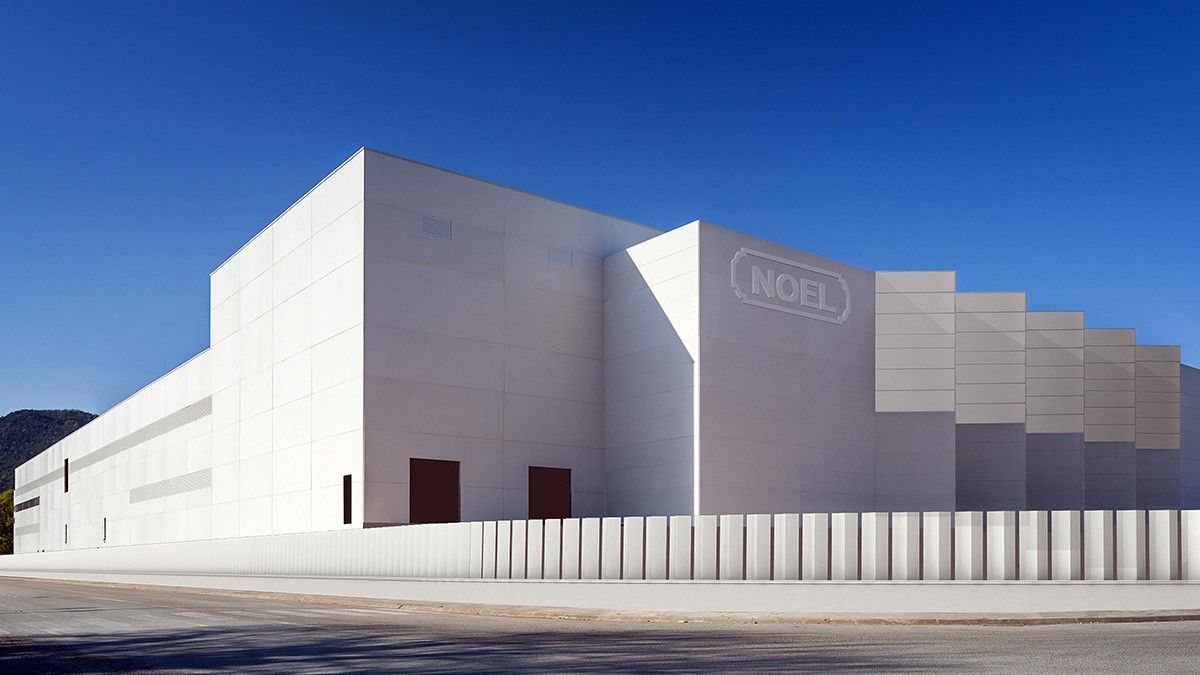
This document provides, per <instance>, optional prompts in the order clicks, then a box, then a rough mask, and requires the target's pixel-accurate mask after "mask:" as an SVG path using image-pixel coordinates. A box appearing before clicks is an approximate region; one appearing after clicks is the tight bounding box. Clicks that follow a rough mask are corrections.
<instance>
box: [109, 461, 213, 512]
mask: <svg viewBox="0 0 1200 675" xmlns="http://www.w3.org/2000/svg"><path fill="white" fill-rule="evenodd" d="M206 487H212V469H200V470H199V471H193V472H191V473H185V474H183V475H182V476H175V477H173V478H167V479H164V480H160V481H155V482H153V483H148V484H146V485H142V486H140V487H135V488H133V489H131V490H130V491H129V503H130V504H136V503H138V502H144V501H147V500H150V499H158V498H160V497H168V496H170V495H177V494H182V493H184V492H193V491H195V490H203V489H204V488H206Z"/></svg>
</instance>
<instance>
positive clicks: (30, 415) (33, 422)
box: [0, 410, 96, 492]
mask: <svg viewBox="0 0 1200 675" xmlns="http://www.w3.org/2000/svg"><path fill="white" fill-rule="evenodd" d="M95 418H96V416H95V415H93V414H92V413H89V412H84V411H82V410H17V411H14V412H10V413H9V414H7V415H5V416H4V417H0V492H3V491H5V490H8V489H10V488H12V486H13V472H14V471H16V468H17V467H18V466H20V465H22V464H24V463H25V462H26V460H28V459H29V458H30V457H33V456H34V455H36V454H38V453H39V452H41V451H43V450H45V449H46V448H48V447H50V446H51V445H54V444H55V443H57V442H58V441H59V440H60V439H62V438H63V437H64V436H66V435H67V434H70V433H71V432H73V431H75V430H76V429H78V428H79V427H81V426H83V425H85V424H87V423H88V422H90V421H92V420H93V419H95Z"/></svg>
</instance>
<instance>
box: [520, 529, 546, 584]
mask: <svg viewBox="0 0 1200 675" xmlns="http://www.w3.org/2000/svg"><path fill="white" fill-rule="evenodd" d="M525 531H526V534H525V551H526V552H525V578H526V579H541V578H542V560H543V552H542V547H543V546H544V545H545V539H546V525H545V523H544V522H542V521H540V520H531V521H529V524H528V525H527V526H526V528H525Z"/></svg>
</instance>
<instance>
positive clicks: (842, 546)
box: [776, 513, 858, 581]
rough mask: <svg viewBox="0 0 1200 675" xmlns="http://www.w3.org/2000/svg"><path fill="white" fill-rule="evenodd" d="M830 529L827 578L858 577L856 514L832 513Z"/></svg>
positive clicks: (849, 579)
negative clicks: (829, 558) (829, 557)
mask: <svg viewBox="0 0 1200 675" xmlns="http://www.w3.org/2000/svg"><path fill="white" fill-rule="evenodd" d="M830 530H831V532H832V535H831V536H832V539H831V541H830V542H829V544H830V545H829V549H830V551H831V554H830V555H831V557H832V560H830V561H829V562H830V570H829V578H830V579H833V580H834V581H853V580H856V579H858V514H857V513H835V514H833V516H831V523H830ZM777 557H778V556H777ZM776 578H779V575H778V574H776ZM788 578H789V579H793V578H795V577H788Z"/></svg>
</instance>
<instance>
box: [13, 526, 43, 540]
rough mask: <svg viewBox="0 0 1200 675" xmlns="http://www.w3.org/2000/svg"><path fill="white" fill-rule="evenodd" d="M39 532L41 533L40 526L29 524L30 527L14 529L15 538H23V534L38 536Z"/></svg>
mask: <svg viewBox="0 0 1200 675" xmlns="http://www.w3.org/2000/svg"><path fill="white" fill-rule="evenodd" d="M39 531H40V530H39V528H38V524H37V523H30V524H28V525H22V526H20V527H14V528H13V536H16V537H19V536H21V535H23V534H37V533H38V532H39Z"/></svg>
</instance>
